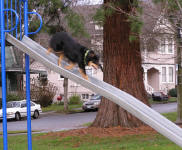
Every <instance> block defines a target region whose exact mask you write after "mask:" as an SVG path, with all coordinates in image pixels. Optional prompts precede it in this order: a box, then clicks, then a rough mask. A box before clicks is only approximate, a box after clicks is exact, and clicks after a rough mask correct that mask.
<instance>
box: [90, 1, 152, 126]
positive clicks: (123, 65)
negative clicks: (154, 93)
mask: <svg viewBox="0 0 182 150" xmlns="http://www.w3.org/2000/svg"><path fill="white" fill-rule="evenodd" d="M105 1H109V0H105ZM110 1H111V0H110ZM113 1H114V0H113ZM128 1H129V0H128ZM130 2H131V1H130ZM125 4H126V3H125ZM122 9H124V10H125V11H130V10H129V7H128V6H125V7H123V6H122ZM129 35H130V23H129V22H128V20H127V16H126V15H125V14H122V13H118V12H116V13H114V14H112V16H110V17H107V19H106V22H105V25H104V52H103V56H104V81H105V82H107V83H109V84H112V85H114V86H115V87H117V88H119V89H121V90H123V91H125V92H127V93H129V94H131V95H133V96H134V97H136V98H138V99H139V100H141V101H142V102H144V103H145V104H147V105H149V103H148V100H147V95H146V91H145V88H144V83H143V69H142V66H141V54H140V45H139V40H136V41H133V42H130V41H129ZM142 124H143V123H142V122H141V121H140V120H138V119H137V118H135V117H134V116H132V115H131V114H130V113H128V112H127V111H126V110H124V109H122V108H121V107H119V106H118V105H117V104H114V103H113V102H111V101H108V100H107V99H105V98H103V99H102V101H101V105H100V109H99V111H98V113H97V116H96V119H95V121H94V122H93V124H92V126H96V127H112V126H123V127H137V126H140V125H142Z"/></svg>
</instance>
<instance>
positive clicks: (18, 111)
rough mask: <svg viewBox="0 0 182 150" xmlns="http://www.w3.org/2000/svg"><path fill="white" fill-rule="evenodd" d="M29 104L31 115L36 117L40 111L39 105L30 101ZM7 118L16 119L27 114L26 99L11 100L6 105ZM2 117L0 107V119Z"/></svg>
mask: <svg viewBox="0 0 182 150" xmlns="http://www.w3.org/2000/svg"><path fill="white" fill-rule="evenodd" d="M30 104H31V116H32V117H33V118H34V119H37V118H38V117H39V115H40V113H41V112H42V109H41V106H40V105H39V104H36V103H35V102H32V101H30ZM6 107H7V113H6V115H7V119H15V120H17V121H19V120H21V118H23V117H26V116H27V105H26V100H21V101H11V102H8V103H7V105H6ZM2 118H3V114H2V109H0V119H2Z"/></svg>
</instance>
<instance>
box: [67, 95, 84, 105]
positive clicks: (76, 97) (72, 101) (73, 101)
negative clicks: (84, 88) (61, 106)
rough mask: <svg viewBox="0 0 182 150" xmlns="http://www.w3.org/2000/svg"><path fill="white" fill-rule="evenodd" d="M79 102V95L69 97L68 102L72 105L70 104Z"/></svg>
mask: <svg viewBox="0 0 182 150" xmlns="http://www.w3.org/2000/svg"><path fill="white" fill-rule="evenodd" d="M80 103H81V99H80V96H78V95H73V96H71V97H70V98H69V104H70V105H72V104H80Z"/></svg>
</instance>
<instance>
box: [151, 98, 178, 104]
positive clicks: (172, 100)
mask: <svg viewBox="0 0 182 150" xmlns="http://www.w3.org/2000/svg"><path fill="white" fill-rule="evenodd" d="M176 101H177V98H176V97H170V98H169V99H168V100H167V101H153V100H152V98H150V99H149V103H150V104H163V103H172V102H176Z"/></svg>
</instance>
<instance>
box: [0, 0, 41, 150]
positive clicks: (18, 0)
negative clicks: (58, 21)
mask: <svg viewBox="0 0 182 150" xmlns="http://www.w3.org/2000/svg"><path fill="white" fill-rule="evenodd" d="M32 14H34V15H37V16H38V17H39V19H40V27H39V28H38V29H37V31H35V32H29V30H28V27H29V19H30V17H31V15H32ZM41 26H42V18H41V16H40V15H39V14H38V13H36V12H29V11H28V0H0V27H1V28H0V30H1V32H0V37H1V39H0V44H1V75H2V108H3V149H4V150H7V149H8V140H7V138H8V136H7V119H6V116H7V115H6V62H5V45H6V43H5V33H6V32H8V33H10V34H12V35H13V36H14V37H16V38H17V39H19V40H21V39H22V36H23V35H26V36H28V35H30V34H36V33H37V32H39V30H40V29H41ZM25 66H26V100H27V132H28V133H27V135H28V150H32V135H31V110H30V71H29V56H28V55H26V54H25Z"/></svg>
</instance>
